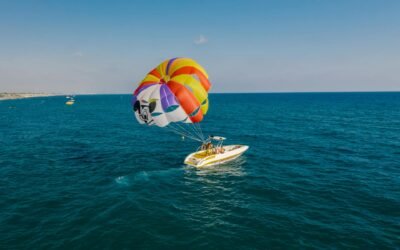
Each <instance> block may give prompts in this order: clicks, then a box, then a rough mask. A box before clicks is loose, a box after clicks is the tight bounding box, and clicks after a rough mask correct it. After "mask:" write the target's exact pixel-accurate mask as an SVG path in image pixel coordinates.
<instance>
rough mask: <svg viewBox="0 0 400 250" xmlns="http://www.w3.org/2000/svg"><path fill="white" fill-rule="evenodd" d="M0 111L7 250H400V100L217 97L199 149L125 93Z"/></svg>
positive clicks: (2, 230) (18, 104)
mask: <svg viewBox="0 0 400 250" xmlns="http://www.w3.org/2000/svg"><path fill="white" fill-rule="evenodd" d="M65 100H66V99H65V98H64V97H49V98H32V99H22V100H10V101H1V102H0V118H1V120H0V249H54V248H57V249H138V248H144V249H189V248H190V249H298V248H302V249H304V248H305V249H308V248H311V249H312V248H318V249H349V248H354V249H399V247H400V93H310V94H306V93H305V94H223V95H216V94H214V95H211V97H210V102H211V105H210V111H209V114H208V115H207V116H206V118H205V121H204V123H203V126H202V127H203V129H204V131H205V132H206V133H210V134H217V135H222V136H226V137H228V138H229V141H228V142H229V143H242V144H246V145H249V146H250V149H249V151H248V152H247V153H246V154H245V156H243V157H241V158H240V159H238V160H237V161H235V162H232V163H230V164H226V165H221V166H219V167H215V168H208V169H203V170H196V169H193V168H191V167H187V166H184V165H183V164H182V161H183V159H184V157H185V155H187V154H188V153H190V152H191V151H193V150H194V149H195V148H196V147H197V146H198V145H197V143H196V142H190V141H188V140H185V141H182V140H181V138H180V137H179V136H176V135H174V134H171V133H169V132H167V131H165V130H162V129H158V128H153V127H151V128H150V127H146V126H142V125H139V124H138V123H137V122H136V120H135V118H134V117H133V113H132V111H131V107H130V96H129V95H95V96H77V97H76V104H75V105H73V106H66V105H65V104H64V103H65Z"/></svg>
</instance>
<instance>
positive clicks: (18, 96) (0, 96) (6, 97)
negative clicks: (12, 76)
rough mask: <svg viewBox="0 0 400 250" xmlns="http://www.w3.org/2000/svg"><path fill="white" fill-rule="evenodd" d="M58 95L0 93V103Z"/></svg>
mask: <svg viewBox="0 0 400 250" xmlns="http://www.w3.org/2000/svg"><path fill="white" fill-rule="evenodd" d="M56 95H58V94H45V93H0V101H4V100H15V99H24V98H34V97H48V96H56Z"/></svg>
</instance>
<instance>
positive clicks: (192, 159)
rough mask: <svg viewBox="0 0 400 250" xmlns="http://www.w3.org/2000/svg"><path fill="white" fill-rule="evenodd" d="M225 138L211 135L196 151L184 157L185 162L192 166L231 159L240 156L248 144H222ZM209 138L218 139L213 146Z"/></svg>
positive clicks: (212, 163)
mask: <svg viewBox="0 0 400 250" xmlns="http://www.w3.org/2000/svg"><path fill="white" fill-rule="evenodd" d="M225 139H226V138H224V137H220V136H211V137H210V138H209V139H208V140H207V141H206V142H205V143H203V145H202V146H201V147H200V148H199V149H200V150H199V151H196V152H194V153H192V154H190V155H188V156H187V157H186V158H185V164H187V165H190V166H193V167H206V166H207V167H208V166H213V165H218V164H222V163H225V162H228V161H232V160H234V159H236V158H238V157H239V156H241V155H242V154H243V153H244V152H246V150H247V149H249V146H246V145H228V146H222V143H223V141H224V140H225ZM211 140H215V141H218V144H217V145H216V146H214V145H213V144H212V143H211Z"/></svg>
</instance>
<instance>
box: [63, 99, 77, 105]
mask: <svg viewBox="0 0 400 250" xmlns="http://www.w3.org/2000/svg"><path fill="white" fill-rule="evenodd" d="M74 103H75V100H74V99H69V100H68V101H67V102H66V103H65V104H67V105H73V104H74Z"/></svg>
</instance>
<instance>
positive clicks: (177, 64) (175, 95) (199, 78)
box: [132, 58, 211, 127]
mask: <svg viewBox="0 0 400 250" xmlns="http://www.w3.org/2000/svg"><path fill="white" fill-rule="evenodd" d="M210 87H211V84H210V82H209V81H208V76H207V73H206V72H205V70H204V69H203V68H202V67H201V66H200V65H199V64H197V63H196V62H195V61H194V60H192V59H189V58H173V59H170V60H166V61H164V62H163V63H161V64H160V65H159V66H158V67H156V68H155V69H153V70H152V71H150V73H149V74H148V75H147V76H146V77H145V78H144V79H143V80H142V82H141V83H140V84H139V87H138V88H137V89H136V90H135V92H134V94H133V97H132V107H133V111H134V112H135V116H136V119H137V120H138V122H139V123H141V124H147V125H157V126H159V127H165V126H167V125H169V124H170V123H173V122H184V123H198V122H200V121H201V120H202V119H203V116H204V115H205V114H206V113H207V110H208V93H207V91H208V90H209V89H210Z"/></svg>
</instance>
